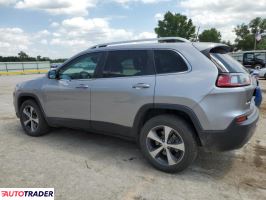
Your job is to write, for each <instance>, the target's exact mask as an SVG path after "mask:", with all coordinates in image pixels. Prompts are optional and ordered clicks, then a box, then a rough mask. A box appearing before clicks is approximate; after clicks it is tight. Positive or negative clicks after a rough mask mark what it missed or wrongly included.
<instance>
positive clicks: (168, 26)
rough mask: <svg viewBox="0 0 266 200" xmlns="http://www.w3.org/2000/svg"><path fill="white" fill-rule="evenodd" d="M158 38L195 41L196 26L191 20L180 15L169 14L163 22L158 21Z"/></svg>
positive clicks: (166, 14) (156, 29) (156, 30)
mask: <svg viewBox="0 0 266 200" xmlns="http://www.w3.org/2000/svg"><path fill="white" fill-rule="evenodd" d="M154 31H155V33H156V34H157V36H158V37H183V38H186V39H193V38H194V37H195V26H194V25H193V23H192V20H191V19H188V18H187V16H185V15H181V14H179V13H174V14H173V13H171V12H169V11H168V12H167V13H165V15H164V19H163V20H159V21H158V27H156V28H155V29H154Z"/></svg>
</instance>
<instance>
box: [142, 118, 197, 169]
mask: <svg viewBox="0 0 266 200" xmlns="http://www.w3.org/2000/svg"><path fill="white" fill-rule="evenodd" d="M139 142H140V148H141V151H142V153H143V155H144V157H145V158H146V159H147V160H148V161H149V162H150V164H152V165H153V166H154V167H155V168H156V169H159V170H161V171H164V172H167V173H175V172H180V171H182V170H184V169H186V168H187V167H188V166H189V165H190V164H191V163H192V162H193V161H194V160H195V158H196V156H197V152H198V148H197V143H196V140H195V139H194V131H193V129H192V127H191V125H190V124H188V123H187V122H186V121H185V120H183V119H182V118H180V117H177V116H174V115H160V116H156V117H154V118H152V119H150V120H149V121H148V122H146V123H145V125H144V126H143V128H142V130H141V133H140V137H139Z"/></svg>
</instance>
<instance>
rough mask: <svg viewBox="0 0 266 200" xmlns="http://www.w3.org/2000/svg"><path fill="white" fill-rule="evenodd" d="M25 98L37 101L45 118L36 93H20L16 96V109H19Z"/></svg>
mask: <svg viewBox="0 0 266 200" xmlns="http://www.w3.org/2000/svg"><path fill="white" fill-rule="evenodd" d="M27 100H33V101H35V102H36V103H37V105H38V106H39V108H40V109H41V111H42V113H43V115H44V117H45V118H46V115H45V112H44V110H43V107H42V104H41V102H40V100H39V98H38V97H37V95H35V94H31V93H21V94H20V95H19V96H18V100H17V108H18V111H19V110H20V107H21V105H22V104H23V102H25V101H27ZM18 115H19V113H18Z"/></svg>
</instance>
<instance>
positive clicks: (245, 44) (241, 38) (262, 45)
mask: <svg viewBox="0 0 266 200" xmlns="http://www.w3.org/2000/svg"><path fill="white" fill-rule="evenodd" d="M265 30H266V19H262V18H261V17H257V18H255V19H253V20H251V21H250V22H249V24H241V25H238V26H237V27H236V28H235V29H234V32H235V34H236V36H237V37H236V39H235V43H236V44H235V45H236V48H237V49H241V50H253V49H254V44H255V34H256V33H262V32H264V31H265ZM265 40H266V38H265V37H264V38H263V39H262V40H261V41H259V42H257V43H256V49H266V41H265Z"/></svg>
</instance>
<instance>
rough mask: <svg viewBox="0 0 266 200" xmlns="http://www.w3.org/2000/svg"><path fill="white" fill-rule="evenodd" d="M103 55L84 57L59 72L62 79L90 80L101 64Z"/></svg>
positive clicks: (87, 55) (94, 54)
mask: <svg viewBox="0 0 266 200" xmlns="http://www.w3.org/2000/svg"><path fill="white" fill-rule="evenodd" d="M100 56H101V53H91V54H86V55H82V56H80V57H78V58H76V59H75V60H73V61H72V62H70V64H68V65H67V66H66V67H63V68H62V69H60V70H59V78H60V79H89V78H92V77H93V74H94V71H95V69H96V67H97V65H98V63H99V60H100Z"/></svg>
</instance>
